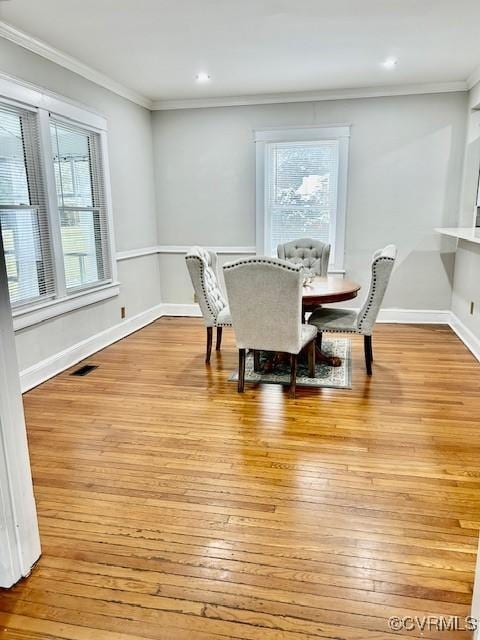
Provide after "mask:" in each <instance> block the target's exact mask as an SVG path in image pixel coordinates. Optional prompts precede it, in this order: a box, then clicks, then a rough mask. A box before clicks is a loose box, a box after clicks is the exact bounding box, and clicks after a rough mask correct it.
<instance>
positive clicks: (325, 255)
mask: <svg viewBox="0 0 480 640" xmlns="http://www.w3.org/2000/svg"><path fill="white" fill-rule="evenodd" d="M277 255H278V257H279V259H280V260H287V261H288V262H293V263H294V264H300V265H303V266H304V267H307V268H308V269H311V270H312V271H314V272H315V273H316V274H317V275H318V276H326V275H327V273H328V262H329V260H330V245H329V244H326V243H325V242H320V240H313V238H299V239H298V240H292V241H291V242H286V243H285V244H279V245H278V247H277Z"/></svg>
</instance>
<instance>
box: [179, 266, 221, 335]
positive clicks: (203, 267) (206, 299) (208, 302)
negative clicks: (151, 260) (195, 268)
mask: <svg viewBox="0 0 480 640" xmlns="http://www.w3.org/2000/svg"><path fill="white" fill-rule="evenodd" d="M185 260H198V261H199V263H200V272H201V276H202V278H201V284H202V292H203V297H204V300H205V303H206V305H207V307H208V310H209V311H210V313H211V314H212V316H213V318H214V322H215V327H231V326H232V325H231V324H225V323H223V322H222V323H217V318H218V314H219V312H218V311H216V310H215V309H212V305H211V304H210V300H209V299H208V295H207V291H206V289H205V278H204V274H205V263H204V261H203V260H202V258H201V257H200V256H195V255H191V254H189V255H186V256H185ZM225 307H226V304H224V306H223V308H225Z"/></svg>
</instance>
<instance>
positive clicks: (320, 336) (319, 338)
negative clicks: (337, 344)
mask: <svg viewBox="0 0 480 640" xmlns="http://www.w3.org/2000/svg"><path fill="white" fill-rule="evenodd" d="M322 338H323V333H322V332H321V331H319V332H318V333H317V337H316V338H315V340H316V341H317V347H318V350H319V351H321V350H322Z"/></svg>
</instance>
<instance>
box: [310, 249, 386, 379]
mask: <svg viewBox="0 0 480 640" xmlns="http://www.w3.org/2000/svg"><path fill="white" fill-rule="evenodd" d="M396 257H397V249H396V247H395V246H394V245H393V244H390V245H388V246H386V247H385V248H384V249H380V250H379V251H376V252H375V253H374V254H373V258H372V279H371V282H370V290H369V292H368V295H367V298H366V300H365V302H364V304H363V307H362V308H361V309H360V311H358V312H357V311H353V310H351V309H336V308H327V307H321V308H318V309H316V310H315V311H314V312H313V313H312V315H311V316H310V318H309V320H308V322H309V324H311V325H313V326H314V327H316V328H317V329H318V332H319V335H318V338H317V344H319V346H321V339H322V334H323V333H324V332H326V331H330V332H333V333H358V334H360V335H363V336H364V350H365V365H366V368H367V373H368V375H369V376H371V375H372V362H373V349H372V333H373V329H374V327H375V323H376V321H377V317H378V313H379V311H380V307H381V305H382V302H383V298H384V295H385V291H386V290H387V286H388V282H389V280H390V275H391V273H392V269H393V265H394V263H395V259H396Z"/></svg>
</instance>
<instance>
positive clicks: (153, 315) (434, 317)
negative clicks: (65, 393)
mask: <svg viewBox="0 0 480 640" xmlns="http://www.w3.org/2000/svg"><path fill="white" fill-rule="evenodd" d="M201 315H202V314H201V311H200V307H199V306H198V304H175V303H162V304H158V305H156V306H154V307H151V308H150V309H147V310H146V311H143V312H142V313H139V314H138V315H136V316H133V317H132V318H127V319H126V320H125V321H124V322H121V323H119V324H117V325H114V326H113V327H110V328H108V329H105V330H104V331H101V332H100V333H97V334H96V335H94V336H92V337H90V338H87V339H86V340H82V341H81V342H78V343H77V344H74V345H72V346H71V347H68V348H67V349H65V350H63V351H60V352H59V353H56V354H54V355H53V356H51V357H50V358H47V359H45V360H42V361H41V362H38V363H37V364H35V365H33V366H31V367H28V368H27V369H24V370H23V371H21V372H20V382H21V386H22V393H25V392H26V391H29V390H30V389H33V387H36V386H38V385H39V384H41V383H42V382H45V381H46V380H48V379H49V378H53V376H56V375H58V374H59V373H61V372H62V371H65V369H68V368H70V367H72V366H73V365H74V364H77V362H80V361H81V360H84V359H85V358H88V357H89V356H91V355H92V354H94V353H96V352H97V351H100V350H101V349H104V348H105V347H108V346H109V345H111V344H113V343H114V342H117V341H118V340H121V339H122V338H125V337H126V336H128V335H130V334H131V333H133V332H135V331H138V330H139V329H142V328H143V327H145V326H146V325H148V324H150V323H151V322H153V321H154V320H157V319H158V318H161V317H162V316H178V317H193V318H198V317H201ZM378 321H379V322H382V323H399V324H444V325H448V326H449V327H451V329H452V330H453V331H454V332H455V334H456V335H457V336H458V338H459V339H460V340H461V341H462V342H463V343H464V345H465V346H466V347H467V349H469V351H470V352H471V353H472V354H473V356H474V357H475V358H476V359H477V360H479V361H480V338H478V337H477V336H475V335H474V333H472V331H471V330H470V329H468V327H466V326H465V325H464V324H463V322H462V321H461V320H460V319H459V318H458V317H457V316H456V315H455V314H453V313H452V312H451V311H440V310H431V309H382V311H381V312H380V314H379V318H378Z"/></svg>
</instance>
